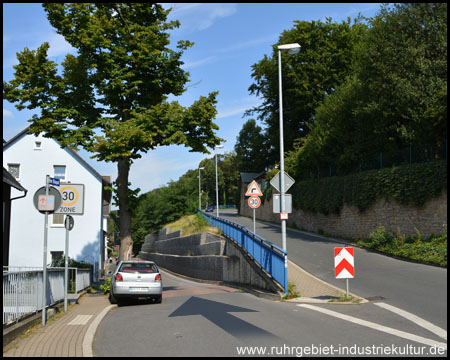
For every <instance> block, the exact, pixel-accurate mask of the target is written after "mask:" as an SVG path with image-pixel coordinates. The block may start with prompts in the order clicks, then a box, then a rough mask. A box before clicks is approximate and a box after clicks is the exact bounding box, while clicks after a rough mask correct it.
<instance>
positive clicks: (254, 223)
mask: <svg viewBox="0 0 450 360" xmlns="http://www.w3.org/2000/svg"><path fill="white" fill-rule="evenodd" d="M255 210H256V209H255V208H253V234H256V215H255Z"/></svg>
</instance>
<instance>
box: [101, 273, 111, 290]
mask: <svg viewBox="0 0 450 360" xmlns="http://www.w3.org/2000/svg"><path fill="white" fill-rule="evenodd" d="M100 289H102V290H103V294H108V293H109V292H110V291H111V278H110V277H107V278H106V279H105V283H104V284H103V285H100Z"/></svg>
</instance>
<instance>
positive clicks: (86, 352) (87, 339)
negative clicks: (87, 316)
mask: <svg viewBox="0 0 450 360" xmlns="http://www.w3.org/2000/svg"><path fill="white" fill-rule="evenodd" d="M115 307H117V305H109V306H107V307H106V308H104V309H103V310H102V312H101V313H100V314H98V315H97V316H96V317H95V319H94V321H92V322H91V324H90V325H89V327H88V329H87V331H86V334H84V338H83V357H94V354H93V353H92V345H93V343H94V336H95V333H96V332H97V327H98V325H99V324H100V322H101V321H102V320H103V318H104V317H105V316H106V314H107V313H108V312H109V311H110V310H111V309H112V308H115Z"/></svg>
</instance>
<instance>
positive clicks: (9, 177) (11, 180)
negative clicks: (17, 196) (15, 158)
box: [3, 168, 28, 192]
mask: <svg viewBox="0 0 450 360" xmlns="http://www.w3.org/2000/svg"><path fill="white" fill-rule="evenodd" d="M3 182H4V183H5V184H8V185H9V186H12V187H14V188H16V189H17V190H20V191H24V192H27V191H28V190H27V189H25V188H24V187H23V186H22V185H20V184H19V182H18V181H17V180H16V179H15V178H14V176H12V175H11V174H10V173H9V172H8V170H6V169H5V168H3Z"/></svg>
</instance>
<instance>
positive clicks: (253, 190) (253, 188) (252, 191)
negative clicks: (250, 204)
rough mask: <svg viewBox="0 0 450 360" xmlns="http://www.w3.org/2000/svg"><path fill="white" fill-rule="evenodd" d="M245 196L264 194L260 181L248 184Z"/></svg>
mask: <svg viewBox="0 0 450 360" xmlns="http://www.w3.org/2000/svg"><path fill="white" fill-rule="evenodd" d="M245 196H263V194H262V192H261V190H260V188H259V186H258V183H257V182H256V181H255V180H253V181H252V182H251V184H250V185H249V186H248V188H247V192H246V193H245Z"/></svg>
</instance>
